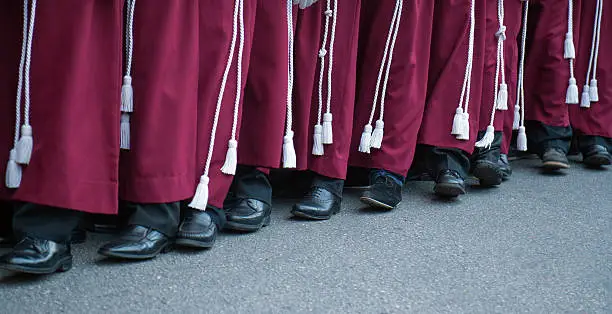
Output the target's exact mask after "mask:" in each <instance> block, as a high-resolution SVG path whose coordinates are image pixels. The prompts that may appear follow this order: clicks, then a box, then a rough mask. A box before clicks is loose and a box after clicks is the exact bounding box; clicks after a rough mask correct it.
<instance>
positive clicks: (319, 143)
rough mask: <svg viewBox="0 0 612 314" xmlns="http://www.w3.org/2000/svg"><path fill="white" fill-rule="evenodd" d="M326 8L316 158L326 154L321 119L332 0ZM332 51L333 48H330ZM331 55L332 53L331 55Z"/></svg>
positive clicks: (315, 136)
mask: <svg viewBox="0 0 612 314" xmlns="http://www.w3.org/2000/svg"><path fill="white" fill-rule="evenodd" d="M326 2H327V4H326V8H325V11H324V12H323V14H324V15H325V23H324V26H323V39H322V42H321V49H319V86H318V87H319V90H318V96H319V99H318V101H319V108H318V111H317V124H316V125H315V127H314V136H313V146H312V154H313V155H315V156H322V155H323V154H324V150H323V127H322V125H321V119H322V117H323V79H324V77H325V75H324V73H325V57H326V56H327V55H328V51H327V49H326V47H327V41H328V37H329V24H330V20H331V17H332V15H333V11H332V8H331V0H327V1H326ZM330 50H331V47H330ZM330 54H331V53H330ZM330 85H331V82H328V86H330Z"/></svg>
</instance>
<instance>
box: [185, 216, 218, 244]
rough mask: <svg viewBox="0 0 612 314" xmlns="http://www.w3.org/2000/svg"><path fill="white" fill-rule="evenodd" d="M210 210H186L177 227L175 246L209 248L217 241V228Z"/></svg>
mask: <svg viewBox="0 0 612 314" xmlns="http://www.w3.org/2000/svg"><path fill="white" fill-rule="evenodd" d="M209 211H210V210H208V209H207V210H206V211H200V210H196V209H188V210H187V211H186V212H185V214H184V217H183V221H182V222H181V225H180V226H179V230H178V233H177V236H176V244H177V245H181V246H186V247H192V248H211V247H213V245H214V244H215V240H216V239H217V232H218V229H219V228H218V226H217V223H216V222H215V220H214V219H213V216H212V215H214V213H212V212H210V213H209Z"/></svg>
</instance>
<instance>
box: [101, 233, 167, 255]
mask: <svg viewBox="0 0 612 314" xmlns="http://www.w3.org/2000/svg"><path fill="white" fill-rule="evenodd" d="M171 248H172V240H171V239H170V238H168V237H167V236H166V235H164V234H163V233H161V232H159V231H157V230H155V229H152V228H147V227H144V226H139V225H131V226H128V227H127V229H126V230H125V231H124V232H123V233H122V234H121V235H120V236H119V238H117V239H116V240H114V241H112V242H109V243H107V244H105V245H103V246H102V247H101V248H100V249H99V250H98V254H100V255H104V256H107V257H112V258H119V259H135V260H141V259H151V258H154V257H156V256H157V255H159V254H160V253H166V252H168V251H170V249H171Z"/></svg>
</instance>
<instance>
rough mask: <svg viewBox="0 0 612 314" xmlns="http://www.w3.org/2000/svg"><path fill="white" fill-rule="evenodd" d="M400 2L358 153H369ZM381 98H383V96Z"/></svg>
mask: <svg viewBox="0 0 612 314" xmlns="http://www.w3.org/2000/svg"><path fill="white" fill-rule="evenodd" d="M401 2H402V0H396V1H395V9H394V11H393V17H392V19H391V24H390V25H389V32H388V33H387V41H386V43H385V49H384V51H383V57H382V60H381V61H380V69H379V70H378V78H377V79H376V88H375V91H374V100H373V101H372V110H371V111H370V117H369V119H368V124H366V126H365V127H364V130H363V133H362V134H361V141H360V144H359V151H360V152H362V153H367V154H369V153H370V149H371V145H372V122H373V121H374V114H375V113H376V105H377V104H378V96H379V91H380V84H381V82H382V76H383V71H384V69H385V64H386V62H387V56H388V54H389V49H390V46H391V39H392V38H393V31H394V29H395V25H396V23H397V22H396V21H397V19H398V16H399V13H400V6H401ZM381 97H384V95H383V96H381Z"/></svg>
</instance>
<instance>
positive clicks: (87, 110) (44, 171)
mask: <svg viewBox="0 0 612 314" xmlns="http://www.w3.org/2000/svg"><path fill="white" fill-rule="evenodd" d="M22 5H23V1H15V0H6V1H2V3H1V4H0V28H1V29H2V31H1V32H0V42H2V43H4V45H3V46H2V49H0V50H1V52H0V82H1V83H0V86H2V87H0V102H1V105H0V110H1V111H0V125H1V126H0V151H2V154H3V155H4V156H5V158H7V157H8V154H9V150H10V149H11V147H12V146H13V143H12V139H13V134H14V133H13V132H14V124H15V95H16V93H15V91H16V86H17V79H16V78H17V74H18V67H19V56H20V50H21V49H20V47H21V33H22V25H23V21H22V16H23V14H22ZM122 11H123V1H121V0H64V1H38V8H37V11H36V22H35V30H34V41H33V46H32V68H31V125H32V128H33V139H34V148H33V153H32V157H31V161H30V163H29V165H27V166H24V167H23V178H22V181H21V186H20V187H19V188H18V189H14V190H12V191H10V192H11V194H12V199H13V200H18V201H25V202H32V203H36V204H42V205H49V206H55V207H61V208H69V209H73V210H78V211H84V212H90V213H97V214H114V213H116V212H117V198H118V184H117V181H118V178H117V176H118V162H119V102H120V97H119V96H120V92H119V91H120V89H121V55H122V54H121V46H122V40H121V36H118V34H121V28H122V24H123V23H122V21H123V18H122ZM7 43H8V44H7ZM22 121H23V120H22ZM5 162H6V159H3V165H5V164H6V163H5ZM3 169H4V168H3ZM3 174H4V172H3ZM0 195H2V196H3V197H5V198H6V197H9V195H10V194H9V193H7V190H6V189H5V187H4V185H2V187H1V188H0Z"/></svg>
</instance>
